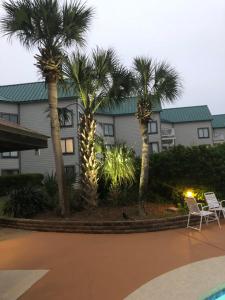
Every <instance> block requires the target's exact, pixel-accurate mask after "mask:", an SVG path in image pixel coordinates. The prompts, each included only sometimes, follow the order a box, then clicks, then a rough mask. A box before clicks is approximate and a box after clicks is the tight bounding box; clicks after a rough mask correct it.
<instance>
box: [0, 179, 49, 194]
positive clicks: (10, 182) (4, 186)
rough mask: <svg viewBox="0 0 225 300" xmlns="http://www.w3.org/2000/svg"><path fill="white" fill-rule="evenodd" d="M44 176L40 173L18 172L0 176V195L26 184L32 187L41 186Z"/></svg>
mask: <svg viewBox="0 0 225 300" xmlns="http://www.w3.org/2000/svg"><path fill="white" fill-rule="evenodd" d="M43 179H44V176H43V175H42V174H18V175H8V176H0V196H4V195H7V194H9V193H10V192H11V191H12V190H15V189H19V188H21V187H26V186H28V185H30V186H34V187H40V186H42V181H43Z"/></svg>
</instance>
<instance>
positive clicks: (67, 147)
mask: <svg viewBox="0 0 225 300" xmlns="http://www.w3.org/2000/svg"><path fill="white" fill-rule="evenodd" d="M61 147H62V153H63V154H73V153H74V139H73V138H65V139H61Z"/></svg>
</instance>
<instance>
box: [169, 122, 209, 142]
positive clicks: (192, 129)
mask: <svg viewBox="0 0 225 300" xmlns="http://www.w3.org/2000/svg"><path fill="white" fill-rule="evenodd" d="M205 127H207V128H209V138H202V139H199V138H198V128H205ZM174 129H175V136H176V140H175V144H176V145H184V146H195V145H212V144H213V139H212V133H213V132H212V124H211V122H210V121H207V122H190V123H179V124H174Z"/></svg>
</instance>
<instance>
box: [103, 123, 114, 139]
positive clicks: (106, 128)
mask: <svg viewBox="0 0 225 300" xmlns="http://www.w3.org/2000/svg"><path fill="white" fill-rule="evenodd" d="M103 132H104V136H114V127H113V124H103Z"/></svg>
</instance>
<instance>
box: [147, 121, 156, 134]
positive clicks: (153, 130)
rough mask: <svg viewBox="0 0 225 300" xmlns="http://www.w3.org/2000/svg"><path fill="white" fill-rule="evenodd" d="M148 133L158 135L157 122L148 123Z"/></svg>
mask: <svg viewBox="0 0 225 300" xmlns="http://www.w3.org/2000/svg"><path fill="white" fill-rule="evenodd" d="M148 133H149V134H155V133H158V126H157V121H150V122H149V123H148Z"/></svg>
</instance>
